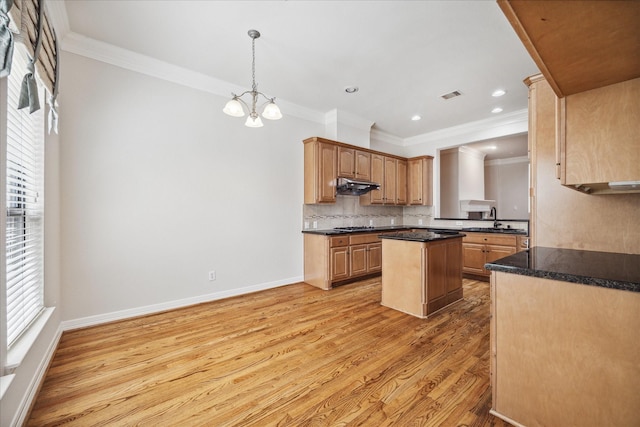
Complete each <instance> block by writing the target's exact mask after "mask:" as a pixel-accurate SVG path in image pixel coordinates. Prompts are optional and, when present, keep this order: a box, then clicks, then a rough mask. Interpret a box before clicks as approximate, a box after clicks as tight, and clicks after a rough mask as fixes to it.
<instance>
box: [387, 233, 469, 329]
mask: <svg viewBox="0 0 640 427" xmlns="http://www.w3.org/2000/svg"><path fill="white" fill-rule="evenodd" d="M382 245H383V247H384V251H385V254H384V258H383V260H382V305H384V306H386V307H390V308H393V309H396V310H399V311H402V312H404V313H408V314H411V315H414V316H417V317H421V318H425V317H427V316H429V315H431V314H433V313H434V312H436V311H437V310H440V309H441V308H443V307H445V306H447V305H448V304H450V303H452V302H455V301H457V300H459V299H461V298H462V262H461V253H462V248H461V239H450V240H447V241H435V242H410V241H404V240H392V239H384V240H383V242H382Z"/></svg>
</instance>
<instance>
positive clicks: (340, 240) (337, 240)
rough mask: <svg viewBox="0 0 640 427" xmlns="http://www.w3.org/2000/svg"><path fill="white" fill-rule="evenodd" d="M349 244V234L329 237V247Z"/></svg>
mask: <svg viewBox="0 0 640 427" xmlns="http://www.w3.org/2000/svg"><path fill="white" fill-rule="evenodd" d="M348 244H349V236H336V237H330V238H329V247H332V248H335V247H337V246H347V245H348Z"/></svg>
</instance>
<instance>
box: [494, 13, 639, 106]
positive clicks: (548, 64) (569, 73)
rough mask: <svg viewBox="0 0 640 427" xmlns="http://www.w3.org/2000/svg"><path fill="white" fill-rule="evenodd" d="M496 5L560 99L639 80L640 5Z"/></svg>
mask: <svg viewBox="0 0 640 427" xmlns="http://www.w3.org/2000/svg"><path fill="white" fill-rule="evenodd" d="M498 5H499V6H500V8H501V9H502V12H503V13H504V14H505V16H506V17H507V19H508V20H509V22H510V23H511V26H512V27H513V29H514V30H515V31H516V33H517V34H518V36H519V37H520V40H522V43H523V44H524V46H525V47H526V49H527V50H528V51H529V54H530V55H531V57H532V58H533V60H534V61H535V63H536V65H537V66H538V68H539V69H540V72H542V74H543V75H544V77H545V78H546V79H547V82H548V83H549V85H550V86H551V87H552V89H553V91H554V92H555V93H556V95H557V96H558V97H559V98H562V97H565V96H569V95H573V94H576V93H580V92H584V91H588V90H592V89H596V88H599V87H603V86H608V85H611V84H615V83H620V82H624V81H627V80H632V79H635V78H638V77H640V54H638V52H640V37H639V36H638V26H639V25H640V24H638V23H640V1H591V0H587V1H584V0H574V1H519V0H498Z"/></svg>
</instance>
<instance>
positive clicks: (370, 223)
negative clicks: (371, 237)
mask: <svg viewBox="0 0 640 427" xmlns="http://www.w3.org/2000/svg"><path fill="white" fill-rule="evenodd" d="M372 225H373V220H372V219H370V220H369V227H371V226H372Z"/></svg>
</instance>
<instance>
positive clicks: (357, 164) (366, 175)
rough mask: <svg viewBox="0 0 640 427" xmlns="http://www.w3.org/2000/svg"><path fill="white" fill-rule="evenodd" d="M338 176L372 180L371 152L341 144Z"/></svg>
mask: <svg viewBox="0 0 640 427" xmlns="http://www.w3.org/2000/svg"><path fill="white" fill-rule="evenodd" d="M338 176H340V177H345V178H354V179H362V180H365V181H369V180H371V153H368V152H366V151H362V150H356V149H354V148H348V147H343V146H339V147H338Z"/></svg>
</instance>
